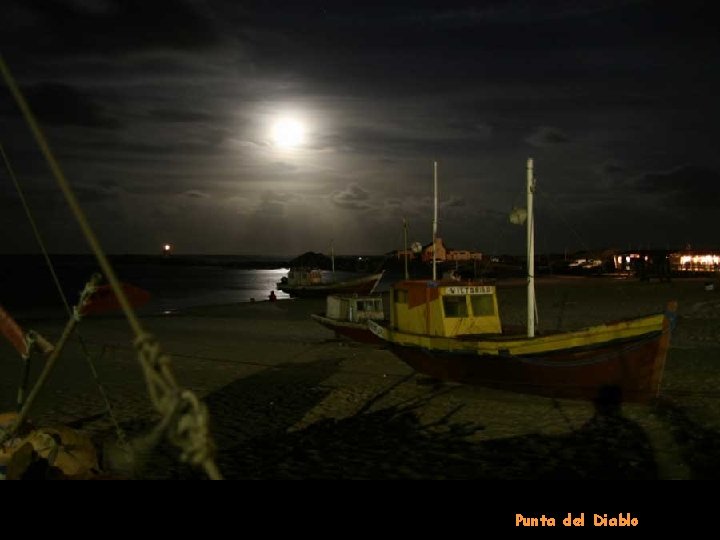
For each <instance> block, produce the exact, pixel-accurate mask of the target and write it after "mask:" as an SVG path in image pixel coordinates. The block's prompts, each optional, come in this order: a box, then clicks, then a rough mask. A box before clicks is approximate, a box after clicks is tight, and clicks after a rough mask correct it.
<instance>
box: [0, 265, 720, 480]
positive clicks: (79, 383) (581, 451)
mask: <svg viewBox="0 0 720 540" xmlns="http://www.w3.org/2000/svg"><path fill="white" fill-rule="evenodd" d="M705 281H706V280H700V279H687V280H681V279H677V280H674V281H673V282H672V283H658V282H650V283H642V282H639V281H637V280H631V279H626V280H623V279H613V278H605V277H603V278H548V279H544V280H539V282H538V285H537V297H538V309H539V320H540V323H539V329H540V330H542V329H547V330H550V329H574V328H580V327H583V326H587V325H590V324H593V323H600V322H604V321H609V320H617V319H620V318H626V317H634V316H639V315H644V314H648V313H653V312H658V311H662V310H663V309H664V307H665V305H666V303H667V301H669V300H678V302H679V312H678V313H679V318H678V325H677V328H676V331H675V332H674V334H673V337H672V344H671V349H670V352H669V356H668V362H667V366H666V370H665V374H664V378H663V383H662V396H661V399H660V400H658V402H657V403H655V404H652V405H631V404H624V405H623V408H622V414H621V415H620V416H606V415H602V414H598V411H596V410H595V409H594V406H593V404H592V403H587V402H581V401H572V400H554V399H549V398H542V397H536V396H527V395H522V394H516V393H512V392H503V391H499V390H491V389H487V388H481V387H471V386H465V385H461V384H454V383H442V382H438V381H434V380H430V379H427V378H425V377H423V376H420V375H417V374H415V373H414V372H413V371H412V370H411V369H410V368H409V367H407V366H406V365H405V364H403V363H402V362H401V361H400V360H398V359H397V358H396V357H394V356H393V355H392V354H391V353H389V352H388V351H386V350H383V349H381V348H373V347H370V346H366V345H359V344H355V343H350V342H347V341H344V340H342V339H337V338H336V337H335V336H334V334H333V333H332V332H330V331H329V330H327V329H325V328H323V327H322V326H320V325H319V324H317V323H315V322H314V321H313V320H312V319H311V318H310V317H309V315H310V314H311V313H314V312H322V311H323V310H324V300H283V301H279V302H274V303H270V302H255V303H241V304H232V305H224V306H209V307H204V308H192V309H187V310H185V311H183V312H182V313H178V314H173V315H168V316H152V317H144V318H143V319H142V322H143V324H144V326H145V328H146V330H147V331H149V332H151V333H153V334H154V335H156V336H157V338H158V339H159V341H160V343H161V345H162V347H163V350H165V351H166V352H168V353H169V354H170V355H171V357H172V368H173V371H174V373H175V375H176V377H177V380H178V382H179V383H180V384H181V386H183V387H185V388H188V389H191V390H192V391H194V392H195V393H196V394H197V395H198V396H199V397H201V398H202V399H203V400H204V402H205V403H206V404H207V406H208V408H209V411H210V416H211V429H212V434H213V437H214V440H215V443H216V446H217V455H216V459H217V463H218V466H219V467H220V470H221V472H222V474H223V475H224V477H225V478H228V479H309V478H331V479H373V478H374V479H456V478H457V479H461V478H467V479H695V478H697V479H713V478H715V479H716V478H720V466H719V465H718V464H717V460H716V457H717V455H719V454H720V399H719V398H720V364H718V356H719V355H720V291H718V288H717V286H716V287H715V290H712V291H708V290H706V288H705V286H704V284H705ZM498 291H499V299H500V310H501V315H502V317H503V320H504V322H506V323H510V324H523V322H524V320H525V312H524V309H525V308H524V302H525V289H524V288H523V287H522V283H521V282H507V283H502V282H501V283H498ZM21 322H22V324H23V326H24V327H25V328H26V329H33V330H36V331H38V332H40V333H41V334H43V335H44V336H46V337H47V338H49V339H51V340H53V341H54V340H56V339H57V337H58V336H59V333H60V331H61V329H62V324H63V321H61V320H27V321H21ZM79 332H80V335H81V336H82V339H83V340H84V341H85V342H86V343H87V345H88V347H89V350H90V352H91V354H92V355H93V357H94V358H95V363H96V366H97V369H98V374H99V378H100V380H101V382H102V384H103V385H104V387H105V389H106V391H107V393H108V395H109V397H110V400H111V402H112V405H113V411H114V414H115V415H116V418H117V419H118V421H119V423H120V426H121V427H122V429H123V430H124V431H125V432H126V433H127V434H128V436H129V437H131V438H132V437H139V436H142V435H143V434H145V433H147V432H148V430H149V429H150V428H151V427H152V426H153V425H154V423H155V422H156V421H157V415H156V413H155V412H154V410H153V409H152V407H151V404H150V400H149V399H148V396H147V391H146V388H145V382H144V380H143V377H142V372H141V370H140V367H139V364H138V361H137V358H136V356H135V353H134V351H133V349H132V346H131V336H130V331H129V328H128V325H127V323H126V322H125V320H124V319H123V318H120V317H103V318H88V319H86V320H83V322H82V323H81V325H80V327H79ZM39 364H40V360H39V359H36V361H35V364H34V366H33V373H32V375H31V380H34V377H35V376H36V375H37V372H38V370H39V368H40V365H39ZM20 371H21V361H20V358H19V357H18V356H17V354H16V353H15V351H14V350H13V349H12V348H11V347H10V345H9V344H7V343H5V342H3V343H1V344H0V400H1V401H0V410H3V411H11V410H13V408H14V401H15V395H16V389H17V384H18V379H19V376H20ZM103 412H104V404H103V400H102V397H101V395H100V393H99V391H98V390H97V387H96V383H95V381H94V379H93V377H92V374H91V371H90V369H89V367H88V365H87V363H86V360H85V359H84V358H83V356H82V354H80V348H79V345H78V344H77V342H76V341H73V342H72V343H71V344H70V345H69V346H68V348H67V350H66V351H65V352H64V354H63V356H62V357H61V358H60V360H59V361H58V364H57V366H56V368H55V370H54V371H53V373H52V375H51V377H50V380H49V382H48V384H47V385H46V387H45V388H44V390H43V392H42V393H41V395H40V396H39V398H38V400H37V402H36V404H35V406H34V408H33V411H32V414H31V418H32V421H33V422H34V423H35V424H37V425H46V424H54V423H66V424H67V423H69V424H70V425H72V426H74V427H76V428H77V429H79V430H80V431H82V432H83V433H86V434H88V435H90V436H91V437H92V438H93V440H95V441H97V442H98V444H99V445H100V446H105V447H107V448H112V444H113V441H114V440H115V439H116V438H117V435H116V430H115V428H114V426H113V423H112V421H111V420H110V418H109V417H108V416H107V415H106V414H103ZM108 453H109V451H108ZM136 477H139V478H147V479H191V478H204V477H205V476H204V474H203V473H202V472H201V471H198V470H195V469H192V468H190V467H189V466H187V465H185V464H182V463H180V462H179V461H178V459H177V452H176V450H175V449H174V448H172V447H170V446H169V445H168V444H167V443H161V444H159V445H158V446H157V447H156V448H154V449H152V450H149V451H148V452H147V453H146V454H144V455H142V456H141V457H140V459H139V461H138V468H137V470H136Z"/></svg>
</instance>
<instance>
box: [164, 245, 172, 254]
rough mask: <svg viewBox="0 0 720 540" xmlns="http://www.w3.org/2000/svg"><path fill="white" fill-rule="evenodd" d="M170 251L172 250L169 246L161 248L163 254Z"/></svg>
mask: <svg viewBox="0 0 720 540" xmlns="http://www.w3.org/2000/svg"><path fill="white" fill-rule="evenodd" d="M171 249H172V246H171V245H170V244H165V245H164V246H163V251H164V252H165V253H167V252H169V251H170V250H171Z"/></svg>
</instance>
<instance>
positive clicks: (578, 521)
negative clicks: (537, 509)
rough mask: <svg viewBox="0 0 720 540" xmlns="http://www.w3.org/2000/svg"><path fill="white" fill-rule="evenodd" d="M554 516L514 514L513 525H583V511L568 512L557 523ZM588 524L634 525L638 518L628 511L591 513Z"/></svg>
mask: <svg viewBox="0 0 720 540" xmlns="http://www.w3.org/2000/svg"><path fill="white" fill-rule="evenodd" d="M559 519H560V518H558V519H557V520H556V519H555V518H554V517H547V516H546V515H545V514H542V515H541V516H540V517H526V516H523V515H522V514H515V526H516V527H555V526H556V525H563V526H565V527H584V526H585V523H586V520H585V513H584V512H583V513H581V514H579V515H578V514H576V515H574V516H573V515H572V514H568V515H567V516H566V517H565V518H563V519H562V520H561V521H560V522H559V523H557V521H558V520H559ZM587 524H588V525H592V526H593V527H636V526H637V524H638V519H637V518H636V517H633V516H632V515H631V514H630V513H629V512H628V513H626V514H618V515H610V516H608V515H607V514H592V519H588V520H587Z"/></svg>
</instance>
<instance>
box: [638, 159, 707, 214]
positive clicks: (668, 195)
mask: <svg viewBox="0 0 720 540" xmlns="http://www.w3.org/2000/svg"><path fill="white" fill-rule="evenodd" d="M634 187H635V189H637V190H638V193H648V194H652V195H658V196H660V197H662V198H663V199H664V205H665V206H666V207H668V208H673V207H681V208H682V207H687V208H706V207H718V206H719V205H720V173H719V172H718V171H716V170H711V169H707V168H704V167H698V166H692V165H688V166H684V167H680V168H678V169H675V170H672V171H669V172H666V173H647V174H645V175H643V176H642V177H640V178H639V179H637V180H636V181H635V182H634Z"/></svg>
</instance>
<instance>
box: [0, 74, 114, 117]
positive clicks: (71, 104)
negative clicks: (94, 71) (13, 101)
mask: <svg viewBox="0 0 720 540" xmlns="http://www.w3.org/2000/svg"><path fill="white" fill-rule="evenodd" d="M23 93H24V95H25V98H26V99H27V101H28V104H29V105H30V109H31V110H32V111H33V113H34V115H35V116H36V117H37V118H38V120H39V121H40V123H41V124H46V125H52V126H81V127H91V128H102V129H117V128H119V127H121V126H122V124H121V123H120V121H119V120H118V119H117V118H114V117H112V116H111V115H110V114H109V113H108V112H107V111H106V110H105V108H104V107H102V106H101V105H99V104H98V103H97V102H96V101H95V100H94V99H92V98H90V97H89V96H87V95H85V94H84V93H82V92H81V91H80V90H78V89H77V88H75V87H73V86H70V85H67V84H60V83H55V82H45V83H40V84H35V85H32V86H28V87H26V88H25V89H24V91H23ZM5 104H6V106H4V107H2V110H0V114H8V113H9V114H11V115H17V114H19V109H17V107H12V108H11V107H7V102H5Z"/></svg>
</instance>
